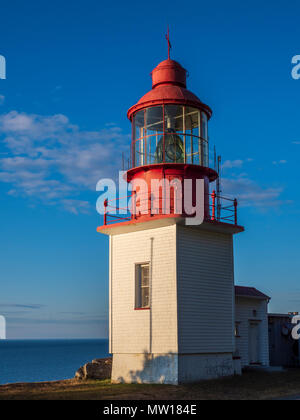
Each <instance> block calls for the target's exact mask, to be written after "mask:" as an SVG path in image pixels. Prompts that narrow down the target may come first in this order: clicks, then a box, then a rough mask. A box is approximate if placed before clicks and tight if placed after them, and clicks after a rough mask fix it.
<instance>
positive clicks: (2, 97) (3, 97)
mask: <svg viewBox="0 0 300 420" xmlns="http://www.w3.org/2000/svg"><path fill="white" fill-rule="evenodd" d="M4 102H5V96H4V95H0V106H1V105H3V104H4Z"/></svg>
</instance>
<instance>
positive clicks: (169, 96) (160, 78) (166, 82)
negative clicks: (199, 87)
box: [127, 59, 212, 120]
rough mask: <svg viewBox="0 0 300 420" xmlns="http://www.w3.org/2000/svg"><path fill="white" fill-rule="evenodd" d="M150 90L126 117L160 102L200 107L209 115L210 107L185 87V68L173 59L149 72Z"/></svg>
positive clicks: (130, 116)
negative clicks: (150, 78)
mask: <svg viewBox="0 0 300 420" xmlns="http://www.w3.org/2000/svg"><path fill="white" fill-rule="evenodd" d="M151 75H152V90H150V92H148V93H146V95H144V96H143V97H142V98H141V99H140V100H139V101H138V103H137V104H136V105H134V106H132V107H131V108H130V109H129V111H128V114H127V116H128V118H129V119H130V120H131V118H132V115H133V114H134V113H135V112H137V111H139V110H141V109H144V108H147V107H149V106H155V105H162V104H182V105H190V106H194V107H196V108H200V109H202V110H203V111H205V112H206V113H207V115H208V118H210V117H211V114H212V111H211V109H210V108H209V107H208V106H207V105H205V104H204V103H203V102H201V101H200V99H199V98H198V97H197V96H196V95H194V94H193V93H192V92H190V91H189V90H187V89H186V70H185V69H184V68H183V67H182V66H181V65H180V64H179V63H177V61H174V60H170V59H168V60H164V61H162V62H161V63H160V64H159V65H158V66H157V67H156V68H155V69H154V70H153V71H152V73H151Z"/></svg>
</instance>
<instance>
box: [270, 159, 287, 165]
mask: <svg viewBox="0 0 300 420" xmlns="http://www.w3.org/2000/svg"><path fill="white" fill-rule="evenodd" d="M272 163H273V165H285V164H286V163H287V160H284V159H282V160H274V161H273V162H272Z"/></svg>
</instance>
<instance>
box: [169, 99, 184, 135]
mask: <svg viewBox="0 0 300 420" xmlns="http://www.w3.org/2000/svg"><path fill="white" fill-rule="evenodd" d="M165 123H166V125H165V126H166V130H172V132H176V131H177V132H180V133H182V132H183V106H180V105H165Z"/></svg>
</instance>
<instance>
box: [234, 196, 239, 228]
mask: <svg viewBox="0 0 300 420" xmlns="http://www.w3.org/2000/svg"><path fill="white" fill-rule="evenodd" d="M237 206H238V202H237V199H236V198H235V199H234V224H235V225H237Z"/></svg>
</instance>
